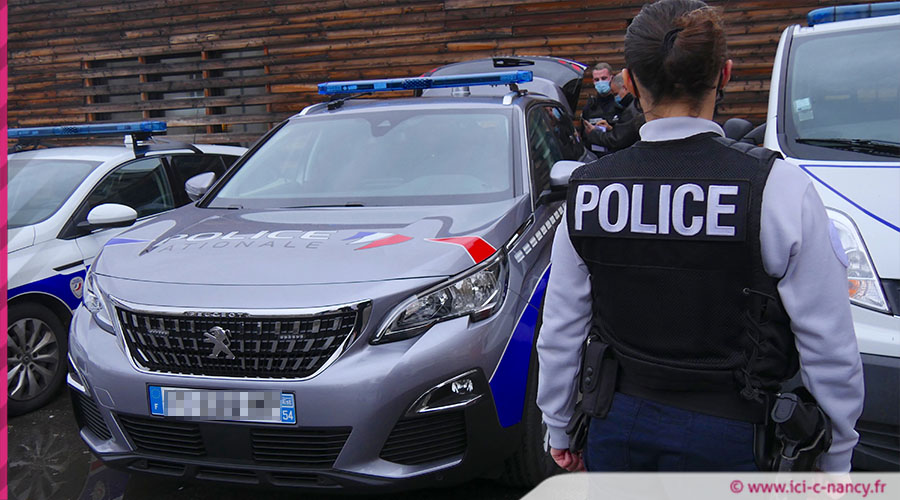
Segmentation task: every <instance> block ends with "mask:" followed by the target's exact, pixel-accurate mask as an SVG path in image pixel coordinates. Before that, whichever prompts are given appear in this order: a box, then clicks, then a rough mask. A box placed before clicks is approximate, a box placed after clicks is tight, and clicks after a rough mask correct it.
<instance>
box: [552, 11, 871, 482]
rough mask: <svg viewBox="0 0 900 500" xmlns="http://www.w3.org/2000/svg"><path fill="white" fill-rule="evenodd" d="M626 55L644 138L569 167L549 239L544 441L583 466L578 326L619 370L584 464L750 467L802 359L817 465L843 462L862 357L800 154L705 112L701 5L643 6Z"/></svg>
mask: <svg viewBox="0 0 900 500" xmlns="http://www.w3.org/2000/svg"><path fill="white" fill-rule="evenodd" d="M625 61H626V66H627V69H626V70H625V74H624V77H625V84H626V86H628V88H629V91H631V92H632V93H633V94H634V95H635V96H636V97H637V98H638V99H639V100H640V103H641V105H642V108H643V110H644V113H645V117H646V120H647V123H646V124H645V125H644V126H643V127H641V129H640V135H641V140H640V141H639V142H638V143H636V144H635V145H634V146H633V147H631V148H628V149H625V150H622V151H619V152H616V153H613V154H610V155H607V156H604V157H602V158H600V159H599V160H597V161H595V162H593V163H591V164H588V165H585V166H584V167H581V168H579V169H578V170H576V171H575V172H574V173H573V175H572V177H571V181H570V185H569V199H568V202H567V209H566V212H567V223H566V224H560V227H559V228H558V230H557V232H556V237H555V240H554V243H553V250H552V252H553V253H552V258H551V261H552V268H551V273H550V282H549V286H548V289H547V294H546V298H545V303H544V316H543V327H542V329H541V332H540V337H539V340H538V345H537V349H538V356H539V361H540V379H539V385H538V405H539V406H540V408H541V410H542V412H543V413H544V422H545V423H546V424H547V426H548V428H549V435H550V447H551V455H552V456H553V458H554V459H555V461H556V462H557V464H558V465H560V466H561V467H563V468H566V469H568V470H576V469H578V468H580V467H581V466H582V455H581V454H578V453H573V452H570V451H569V450H568V446H569V445H568V438H567V435H566V432H565V428H566V425H567V424H568V422H569V419H570V417H571V415H572V413H573V408H574V406H575V404H576V399H577V393H578V386H579V382H578V378H579V371H580V370H579V367H580V364H579V363H580V358H581V351H582V346H583V345H584V341H585V338H586V337H588V335H589V334H590V335H591V338H594V337H595V336H596V338H599V339H600V341H602V343H603V344H601V345H608V347H609V350H610V352H612V356H611V358H612V359H613V360H614V361H615V362H616V363H617V368H616V369H615V370H614V371H613V372H612V375H609V376H607V377H606V378H604V379H603V380H601V382H600V385H604V384H606V385H610V382H612V384H611V386H612V387H613V388H614V392H611V393H610V401H611V404H609V405H607V407H606V408H603V409H602V410H604V411H602V412H601V413H604V412H608V413H606V414H605V417H604V418H593V419H592V420H591V421H590V430H589V432H588V437H587V446H586V447H585V450H584V452H583V459H584V463H585V464H586V465H587V468H588V470H595V471H619V470H693V471H711V470H722V471H739V470H755V469H756V468H757V467H756V465H755V461H754V455H753V451H752V450H753V439H754V427H753V426H754V424H756V423H759V422H761V421H762V420H763V419H764V416H765V414H766V412H767V410H768V406H767V401H768V398H769V396H770V395H771V394H772V393H774V392H776V391H777V390H778V388H779V386H780V383H781V382H782V381H784V380H786V379H788V378H790V377H791V376H792V375H793V374H794V373H796V371H797V370H798V369H799V371H800V374H801V378H802V381H803V384H804V385H805V387H806V388H808V389H809V391H810V392H811V393H812V395H813V396H815V398H816V399H817V401H818V403H819V405H820V406H821V407H822V409H823V410H824V411H825V413H827V415H828V416H829V417H830V418H831V421H832V425H833V435H834V440H833V444H832V445H831V447H830V449H829V450H828V451H827V452H826V453H825V454H823V455H822V457H821V458H820V460H819V463H818V467H819V468H820V469H822V470H825V471H834V472H845V471H848V470H849V469H850V457H851V453H852V450H853V447H854V445H855V444H856V441H857V438H858V436H857V434H856V432H855V431H854V425H855V423H856V420H857V418H858V417H859V415H860V413H861V411H862V401H863V382H862V380H863V379H862V365H861V362H860V357H859V352H858V349H857V345H856V338H855V335H854V332H853V323H852V319H851V316H850V306H849V301H848V297H847V275H846V264H847V261H846V257H845V254H844V252H843V250H842V248H841V245H840V242H839V240H838V239H837V236H836V235H835V232H834V231H830V228H831V226H830V222H829V219H828V217H827V215H826V213H825V210H824V207H823V205H822V201H821V200H820V199H819V197H818V195H817V193H816V190H815V189H814V187H813V185H812V183H811V182H810V179H809V178H808V177H807V176H806V175H805V174H804V173H803V172H802V171H801V170H800V169H798V168H796V167H793V166H791V165H790V164H788V163H787V162H784V161H782V160H780V159H776V158H775V156H774V155H773V154H770V152H768V151H767V150H763V149H761V148H751V147H750V146H748V145H744V147H741V146H740V145H738V146H735V145H734V144H732V143H731V142H729V141H728V140H727V139H724V137H722V136H723V135H724V133H723V131H722V129H721V128H720V127H719V126H718V125H717V124H716V123H714V122H712V121H711V120H712V117H713V113H714V108H715V102H716V96H717V91H718V90H720V89H721V88H722V87H723V86H724V85H725V84H726V83H727V82H728V80H729V78H730V76H731V71H732V62H731V61H730V60H727V58H726V47H725V37H724V31H723V27H722V23H721V19H720V17H719V15H718V14H717V13H716V11H715V10H713V9H711V8H709V7H707V6H706V4H705V3H703V2H701V1H699V0H660V1H658V2H656V3H653V4H649V5H645V6H644V8H643V9H642V10H641V12H640V14H639V15H638V16H637V17H635V18H634V21H633V22H632V23H631V25H630V26H629V27H628V31H627V34H626V38H625ZM589 349H590V348H589ZM607 361H608V360H606V359H604V362H607ZM798 361H799V367H798ZM613 366H615V365H613ZM601 373H602V370H601ZM611 377H615V380H613V381H611V380H610V378H611ZM581 382H582V383H583V382H584V378H582V380H581Z"/></svg>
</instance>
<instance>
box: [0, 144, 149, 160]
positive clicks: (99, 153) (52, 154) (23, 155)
mask: <svg viewBox="0 0 900 500" xmlns="http://www.w3.org/2000/svg"><path fill="white" fill-rule="evenodd" d="M129 156H131V157H133V156H134V153H133V152H132V151H131V149H130V148H128V149H126V148H125V147H123V146H62V147H52V148H44V149H32V150H29V151H19V152H16V153H11V154H10V155H9V157H10V158H13V157H15V158H17V159H32V158H44V159H67V160H91V161H100V162H105V161H109V160H114V159H118V158H120V157H126V158H127V157H129Z"/></svg>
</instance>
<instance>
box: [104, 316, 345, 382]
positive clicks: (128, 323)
mask: <svg viewBox="0 0 900 500" xmlns="http://www.w3.org/2000/svg"><path fill="white" fill-rule="evenodd" d="M358 311H359V310H358V309H356V308H352V307H344V308H340V309H337V310H334V311H330V312H326V313H322V314H316V315H308V316H293V317H285V316H277V317H276V316H268V317H262V316H260V317H255V316H254V317H241V318H234V317H198V316H187V315H176V314H161V313H154V312H143V311H140V312H138V311H132V310H129V309H126V308H124V307H122V306H118V305H117V307H116V316H117V319H118V321H119V324H120V325H121V327H122V331H123V333H124V337H125V343H126V344H127V346H128V350H129V351H130V352H131V355H132V357H133V358H134V360H135V362H136V363H138V364H139V365H140V366H142V367H144V368H146V369H148V370H151V371H157V372H168V373H179V374H193V375H208V376H223V377H251V378H304V377H308V376H311V375H313V374H315V373H316V372H317V371H318V370H320V369H321V368H322V367H323V366H325V364H326V363H327V362H328V361H329V359H331V358H332V356H334V354H335V352H336V351H337V350H338V349H340V348H341V346H342V345H343V344H344V343H345V342H346V341H347V340H348V337H352V336H353V335H355V334H356V332H358V331H359V330H360V328H361V326H362V325H361V324H360V323H361V317H360V314H359V313H358ZM213 337H218V339H219V340H220V342H217V341H216V340H214V339H213ZM220 344H221V345H225V347H227V349H222V348H221V345H220ZM229 358H231V359H229Z"/></svg>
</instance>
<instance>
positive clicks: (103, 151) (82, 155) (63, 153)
mask: <svg viewBox="0 0 900 500" xmlns="http://www.w3.org/2000/svg"><path fill="white" fill-rule="evenodd" d="M157 144H162V145H165V143H157ZM194 146H195V147H196V148H197V149H199V150H200V151H202V152H203V153H206V154H227V155H234V156H240V155H242V154H243V153H244V152H245V151H246V150H247V148H242V147H237V146H218V145H211V144H196V145H194ZM173 151H185V152H190V149H188V148H186V147H181V146H180V145H179V144H177V143H173V144H172V148H171V149H154V150H153V151H149V152H147V154H146V155H145V156H157V155H160V154H165V153H168V152H173ZM9 158H10V159H12V158H16V159H66V160H88V161H99V162H107V161H114V160H115V161H125V160H128V159H131V158H135V155H134V151H133V150H132V149H131V147H130V146H59V147H49V148H43V149H32V150H28V151H19V152H16V153H10V154H9Z"/></svg>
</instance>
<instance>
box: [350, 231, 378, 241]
mask: <svg viewBox="0 0 900 500" xmlns="http://www.w3.org/2000/svg"><path fill="white" fill-rule="evenodd" d="M373 234H375V233H373V232H365V231H360V232H358V233H356V234H354V235H353V236H351V237H349V238H344V239H343V240H342V241H349V240H355V239H357V238H365V237H366V236H372V235H373Z"/></svg>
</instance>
